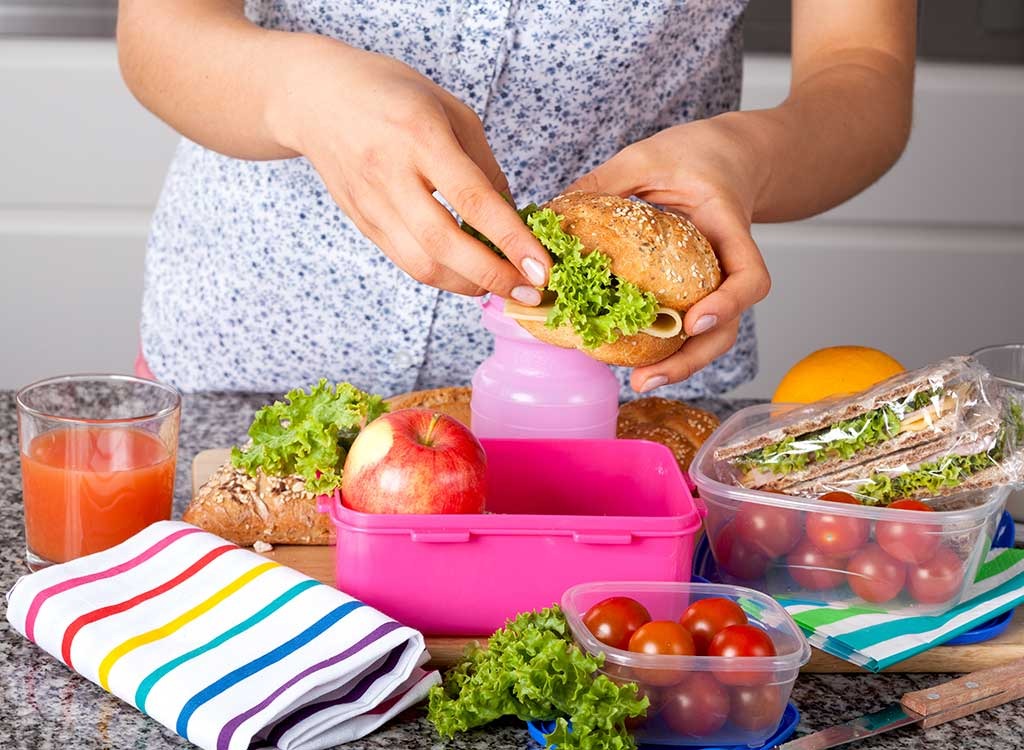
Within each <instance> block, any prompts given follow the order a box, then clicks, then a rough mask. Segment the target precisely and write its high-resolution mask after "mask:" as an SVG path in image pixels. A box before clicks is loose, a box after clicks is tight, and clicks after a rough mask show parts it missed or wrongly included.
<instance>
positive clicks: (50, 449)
mask: <svg viewBox="0 0 1024 750" xmlns="http://www.w3.org/2000/svg"><path fill="white" fill-rule="evenodd" d="M16 398H17V408H18V438H19V443H20V446H21V484H22V494H23V495H24V502H25V546H26V550H25V551H26V559H27V562H28V566H29V567H30V568H31V569H33V570H38V569H40V568H44V567H46V566H48V565H52V564H54V563H62V562H67V561H68V560H73V559H74V558H76V557H81V556H83V555H88V554H92V553H93V552H100V551H101V550H105V549H108V548H110V547H113V546H114V545H117V544H120V543H121V542H123V541H125V540H126V539H128V538H129V537H131V536H133V535H134V534H136V533H138V532H139V531H141V530H142V529H144V528H145V527H147V526H149V525H150V524H151V523H154V522H156V521H161V520H167V519H169V518H170V517H171V504H172V501H173V499H174V470H175V463H176V458H177V454H178V429H179V425H180V421H181V395H180V394H179V393H178V391H177V390H176V389H174V388H172V387H171V386H168V385H164V384H162V383H157V382H154V381H152V380H144V379H142V378H136V377H132V376H129V375H66V376H62V377H56V378H49V379H47V380H41V381H39V382H37V383H33V384H32V385H29V386H26V387H25V388H22V389H21V390H20V391H19V392H18V394H17V397H16Z"/></svg>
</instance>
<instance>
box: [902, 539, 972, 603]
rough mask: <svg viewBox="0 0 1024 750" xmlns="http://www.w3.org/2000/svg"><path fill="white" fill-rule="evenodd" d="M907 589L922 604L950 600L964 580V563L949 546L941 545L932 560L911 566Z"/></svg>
mask: <svg viewBox="0 0 1024 750" xmlns="http://www.w3.org/2000/svg"><path fill="white" fill-rule="evenodd" d="M909 568H910V569H909V571H908V573H907V591H909V592H910V595H911V596H912V597H913V598H914V600H915V601H918V602H921V604H942V603H943V602H948V601H949V600H950V599H952V598H953V597H954V596H956V594H957V592H958V591H960V586H961V584H963V582H964V563H963V561H962V560H961V559H960V558H959V557H958V556H957V554H956V553H955V552H954V551H953V550H951V549H950V548H949V547H946V546H942V547H939V548H938V549H937V550H936V551H935V554H934V555H933V556H932V558H931V559H930V560H927V561H926V562H923V563H921V564H920V565H911V566H909Z"/></svg>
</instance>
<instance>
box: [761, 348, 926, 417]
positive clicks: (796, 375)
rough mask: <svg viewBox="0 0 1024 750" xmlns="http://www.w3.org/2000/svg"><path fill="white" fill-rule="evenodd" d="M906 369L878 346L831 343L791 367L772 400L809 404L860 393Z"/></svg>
mask: <svg viewBox="0 0 1024 750" xmlns="http://www.w3.org/2000/svg"><path fill="white" fill-rule="evenodd" d="M905 369H906V368H904V367H903V365H901V364H900V363H899V362H897V361H896V360H895V359H893V358H892V357H890V356H889V355H888V354H886V353H885V352H880V351H878V350H877V349H871V348H869V347H866V346H830V347H828V348H827V349H819V350H818V351H816V352H812V353H811V354H808V355H807V356H806V357H804V358H803V359H801V360H800V361H799V362H797V363H796V364H795V365H793V366H792V367H791V368H789V372H787V373H786V374H785V375H784V376H783V378H782V382H780V383H779V387H778V388H777V389H776V390H775V395H774V396H772V402H773V403H776V404H781V403H791V404H809V403H811V402H813V401H820V400H821V399H823V398H829V397H830V396H841V395H845V394H849V393H859V392H860V391H863V390H865V389H867V388H870V387H871V386H873V385H874V384H875V383H878V382H880V381H882V380H885V379H886V378H888V377H892V376H893V375H895V374H897V373H900V372H904V371H905Z"/></svg>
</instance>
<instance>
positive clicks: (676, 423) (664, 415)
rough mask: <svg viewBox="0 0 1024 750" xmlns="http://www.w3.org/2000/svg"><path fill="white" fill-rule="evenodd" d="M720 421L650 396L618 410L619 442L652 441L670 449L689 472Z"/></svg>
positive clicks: (708, 413) (687, 406) (706, 414)
mask: <svg viewBox="0 0 1024 750" xmlns="http://www.w3.org/2000/svg"><path fill="white" fill-rule="evenodd" d="M718 424H719V423H718V417H716V416H715V415H714V414H711V413H710V412H706V411H703V410H702V409H698V408H696V407H694V406H690V405H689V404H684V403H683V402H681V401H673V400H671V399H667V398H659V397H657V396H649V397H647V398H639V399H636V400H635V401H630V402H628V403H625V404H623V405H622V406H621V407H620V408H619V422H618V429H617V434H618V436H619V437H620V438H626V439H632V440H651V441H654V442H656V443H661V444H662V445H666V446H668V448H669V449H670V450H671V451H672V454H673V455H674V456H675V457H676V461H677V462H678V463H679V468H680V469H682V470H683V471H688V470H689V468H690V463H691V462H692V461H693V458H694V456H695V455H696V454H697V449H699V448H700V447H701V446H702V445H703V444H704V441H705V440H707V439H708V438H709V437H710V436H711V433H712V432H714V431H715V430H716V429H717V428H718Z"/></svg>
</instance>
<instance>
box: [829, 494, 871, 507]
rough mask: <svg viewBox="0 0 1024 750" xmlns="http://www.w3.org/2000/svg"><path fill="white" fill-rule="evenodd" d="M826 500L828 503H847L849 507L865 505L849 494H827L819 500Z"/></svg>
mask: <svg viewBox="0 0 1024 750" xmlns="http://www.w3.org/2000/svg"><path fill="white" fill-rule="evenodd" d="M818 499H819V500H824V501H825V502H826V503H846V504H847V505H863V504H864V503H862V502H861V501H860V500H858V499H857V498H855V497H854V496H853V495H851V494H850V493H849V492H826V493H825V494H824V495H822V496H821V497H819V498H818Z"/></svg>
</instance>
